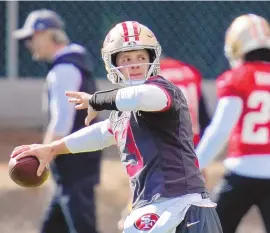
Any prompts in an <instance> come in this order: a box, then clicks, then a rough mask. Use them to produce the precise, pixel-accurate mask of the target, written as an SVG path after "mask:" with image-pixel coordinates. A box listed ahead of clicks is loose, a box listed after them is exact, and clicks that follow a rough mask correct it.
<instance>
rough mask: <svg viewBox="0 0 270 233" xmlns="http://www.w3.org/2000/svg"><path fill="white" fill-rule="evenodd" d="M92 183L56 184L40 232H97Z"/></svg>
mask: <svg viewBox="0 0 270 233" xmlns="http://www.w3.org/2000/svg"><path fill="white" fill-rule="evenodd" d="M94 191H95V190H94V184H93V185H91V183H89V181H87V180H86V181H79V182H76V183H74V184H68V185H64V186H63V185H57V190H56V192H55V194H54V196H53V198H52V201H51V204H50V206H49V209H48V211H47V214H46V216H45V219H44V222H43V224H42V228H41V233H60V232H61V233H97V229H96V213H95V212H96V208H95V193H94Z"/></svg>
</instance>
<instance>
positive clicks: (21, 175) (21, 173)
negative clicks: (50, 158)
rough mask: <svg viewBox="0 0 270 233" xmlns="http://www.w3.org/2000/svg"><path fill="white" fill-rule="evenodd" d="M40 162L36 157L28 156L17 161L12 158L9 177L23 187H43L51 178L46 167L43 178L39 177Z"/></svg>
mask: <svg viewBox="0 0 270 233" xmlns="http://www.w3.org/2000/svg"><path fill="white" fill-rule="evenodd" d="M38 166H39V160H38V159H37V157H35V156H28V157H24V158H21V159H20V160H18V161H16V160H15V159H14V158H11V159H10V161H9V164H8V170H9V176H10V178H11V179H12V180H13V181H14V182H15V183H16V184H18V185H20V186H22V187H38V186H40V185H42V184H43V183H44V182H45V181H46V180H47V179H48V176H49V169H48V168H47V167H46V168H45V170H44V172H43V173H42V175H41V176H37V169H38Z"/></svg>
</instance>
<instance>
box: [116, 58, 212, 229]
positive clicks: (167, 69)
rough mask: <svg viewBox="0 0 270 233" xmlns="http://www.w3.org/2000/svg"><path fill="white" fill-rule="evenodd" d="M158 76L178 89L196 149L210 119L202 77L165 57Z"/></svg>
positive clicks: (121, 222)
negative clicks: (189, 122) (186, 106)
mask: <svg viewBox="0 0 270 233" xmlns="http://www.w3.org/2000/svg"><path fill="white" fill-rule="evenodd" d="M160 75H161V76H162V77H164V78H166V79H167V80H169V81H170V82H172V83H173V84H175V85H176V86H177V87H179V88H180V89H181V90H182V92H183V94H184V96H185V98H186V100H187V103H188V107H189V112H190V116H191V122H192V131H193V142H194V146H195V147H196V146H197V144H198V143H199V141H200V135H202V134H203V132H204V130H205V129H206V127H207V126H208V125H209V123H210V118H209V115H208V112H207V110H206V104H205V100H204V96H203V95H202V88H201V85H202V76H201V74H200V72H199V71H198V70H197V69H196V68H195V67H193V66H191V65H189V64H186V63H184V62H181V61H179V60H176V59H173V58H170V57H165V58H161V59H160ZM131 203H132V198H129V202H128V204H127V205H126V207H125V208H124V209H123V211H122V213H121V219H120V220H119V222H118V229H119V230H122V229H123V228H124V220H125V218H126V216H127V215H128V214H129V213H130V212H131V210H132V208H131Z"/></svg>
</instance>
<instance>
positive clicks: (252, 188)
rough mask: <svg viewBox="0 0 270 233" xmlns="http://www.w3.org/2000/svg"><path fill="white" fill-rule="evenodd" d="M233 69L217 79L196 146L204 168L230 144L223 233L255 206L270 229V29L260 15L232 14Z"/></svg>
mask: <svg viewBox="0 0 270 233" xmlns="http://www.w3.org/2000/svg"><path fill="white" fill-rule="evenodd" d="M225 55H226V57H227V58H228V60H229V62H230V65H231V69H230V70H228V71H226V72H225V73H223V74H221V76H220V77H219V78H218V79H217V94H218V98H219V101H218V105H217V109H216V112H215V115H214V117H213V121H212V122H211V124H210V126H209V127H208V128H207V129H206V132H205V135H204V136H203V138H202V140H201V141H200V143H199V145H198V147H197V151H196V152H197V155H198V159H199V163H200V168H201V169H204V168H205V167H206V166H207V165H208V164H209V163H210V162H211V161H212V160H213V159H214V157H215V156H217V155H218V154H219V153H220V152H221V150H222V148H223V147H224V146H225V144H226V143H227V141H228V143H229V147H228V157H227V158H226V159H225V161H224V165H225V168H226V173H225V177H224V180H223V181H222V182H221V184H220V185H219V186H218V187H219V189H216V190H217V193H216V197H217V202H218V203H217V204H218V205H217V211H218V214H219V217H220V220H221V225H222V227H223V231H224V232H225V233H233V232H235V231H236V228H237V226H238V224H239V222H240V221H241V219H242V217H243V216H244V215H245V214H246V213H247V211H248V210H249V209H250V208H251V206H253V205H257V206H258V208H259V210H260V213H261V215H262V218H263V220H264V223H265V227H266V230H267V232H270V169H269V164H270V63H269V62H270V27H269V23H268V22H267V21H266V20H265V19H264V18H262V17H260V16H257V15H254V14H247V15H242V16H240V17H238V18H236V19H235V20H234V21H233V22H232V24H231V25H230V27H229V28H228V30H227V32H226V38H225Z"/></svg>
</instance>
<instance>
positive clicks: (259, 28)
mask: <svg viewBox="0 0 270 233" xmlns="http://www.w3.org/2000/svg"><path fill="white" fill-rule="evenodd" d="M249 16H250V19H251V21H252V24H253V30H254V34H255V35H254V36H255V38H256V37H258V38H257V39H259V40H263V39H265V34H264V29H263V25H262V23H263V22H262V20H261V19H260V18H259V17H258V16H256V15H254V14H250V15H249Z"/></svg>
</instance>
